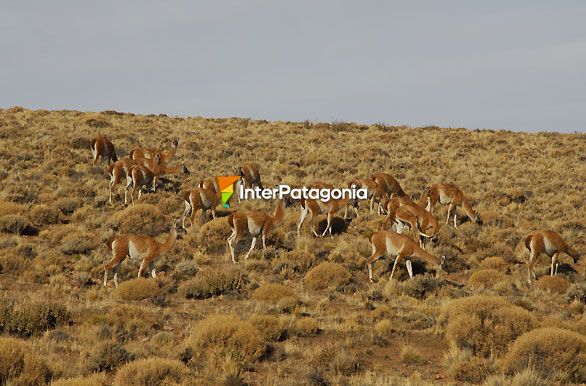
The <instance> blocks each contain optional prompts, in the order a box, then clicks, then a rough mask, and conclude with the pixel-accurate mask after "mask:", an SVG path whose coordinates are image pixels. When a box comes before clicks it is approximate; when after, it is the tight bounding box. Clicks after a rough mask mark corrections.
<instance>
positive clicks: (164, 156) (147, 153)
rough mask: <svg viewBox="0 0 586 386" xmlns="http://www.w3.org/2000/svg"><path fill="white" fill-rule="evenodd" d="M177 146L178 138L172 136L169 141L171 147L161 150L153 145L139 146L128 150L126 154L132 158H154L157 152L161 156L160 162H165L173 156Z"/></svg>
mask: <svg viewBox="0 0 586 386" xmlns="http://www.w3.org/2000/svg"><path fill="white" fill-rule="evenodd" d="M178 146H179V140H178V139H177V138H173V140H172V141H171V149H169V150H164V151H161V150H159V149H156V148H154V147H139V148H136V149H133V150H131V151H130V153H129V154H128V156H129V157H130V158H132V159H138V158H154V157H155V155H156V154H159V155H160V157H161V163H162V164H165V163H167V162H169V161H171V160H172V159H173V158H175V154H176V153H177V147H178Z"/></svg>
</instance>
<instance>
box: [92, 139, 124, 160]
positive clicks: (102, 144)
mask: <svg viewBox="0 0 586 386" xmlns="http://www.w3.org/2000/svg"><path fill="white" fill-rule="evenodd" d="M90 149H91V150H92V154H93V155H94V160H93V164H94V165H95V164H96V162H97V161H98V158H100V159H101V160H102V161H103V160H104V159H107V160H108V164H110V163H112V162H116V161H118V157H117V156H116V149H115V148H114V144H113V143H112V141H110V140H109V139H108V137H105V136H102V135H98V136H97V137H96V138H94V139H92V140H91V142H90Z"/></svg>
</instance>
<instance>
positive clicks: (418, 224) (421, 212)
mask: <svg viewBox="0 0 586 386" xmlns="http://www.w3.org/2000/svg"><path fill="white" fill-rule="evenodd" d="M387 213H388V214H387V217H386V218H385V220H384V222H383V230H384V229H386V228H387V227H388V224H389V223H391V224H393V223H395V224H396V227H397V232H398V233H402V231H403V227H404V226H405V225H407V226H409V228H410V229H411V230H413V231H415V233H416V235H417V236H418V237H419V246H420V247H422V248H424V247H425V240H426V239H428V240H434V239H435V238H436V236H437V234H438V232H439V224H438V222H437V220H436V219H435V218H433V216H432V215H431V213H430V212H428V211H426V210H425V209H424V208H422V207H420V206H419V205H417V204H415V203H413V202H411V201H410V200H409V199H407V198H404V197H393V198H392V199H390V200H389V202H388V205H387Z"/></svg>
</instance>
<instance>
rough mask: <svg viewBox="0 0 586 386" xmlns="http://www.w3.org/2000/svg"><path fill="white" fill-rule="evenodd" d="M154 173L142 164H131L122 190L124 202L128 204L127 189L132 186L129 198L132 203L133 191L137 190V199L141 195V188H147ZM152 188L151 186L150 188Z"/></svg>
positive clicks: (153, 177)
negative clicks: (124, 187)
mask: <svg viewBox="0 0 586 386" xmlns="http://www.w3.org/2000/svg"><path fill="white" fill-rule="evenodd" d="M154 179H155V175H154V174H153V172H152V171H151V170H150V169H149V168H147V167H146V166H143V165H133V166H131V167H130V172H129V174H127V175H126V189H125V190H124V204H125V205H127V204H128V191H129V190H130V188H131V187H132V192H131V193H130V199H131V201H132V205H134V193H136V191H137V190H138V200H140V196H141V195H142V191H143V190H148V189H149V186H152V184H153V181H154ZM151 189H152V188H151Z"/></svg>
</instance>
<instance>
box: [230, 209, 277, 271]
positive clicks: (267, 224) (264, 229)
mask: <svg viewBox="0 0 586 386" xmlns="http://www.w3.org/2000/svg"><path fill="white" fill-rule="evenodd" d="M284 216H285V202H284V201H283V200H279V201H278V202H277V206H276V208H275V211H274V213H273V214H272V215H270V214H268V213H265V212H262V211H257V210H246V211H237V212H234V213H232V214H231V215H229V216H228V224H229V225H230V228H231V229H232V234H231V235H230V236H229V237H228V239H227V242H228V247H229V248H230V255H231V256H232V262H234V263H236V259H235V257H234V248H235V247H236V245H237V244H238V242H239V241H240V240H242V239H243V238H244V237H246V236H250V237H252V243H251V245H250V249H249V250H248V253H246V256H245V257H244V259H248V256H249V255H250V253H251V252H252V250H253V249H254V246H255V245H256V239H257V237H258V236H259V235H260V236H261V239H262V247H263V249H264V248H265V247H266V239H267V238H268V237H269V236H270V235H271V234H272V233H273V232H274V231H275V230H276V229H277V228H278V227H280V226H281V224H282V223H283V218H284Z"/></svg>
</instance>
